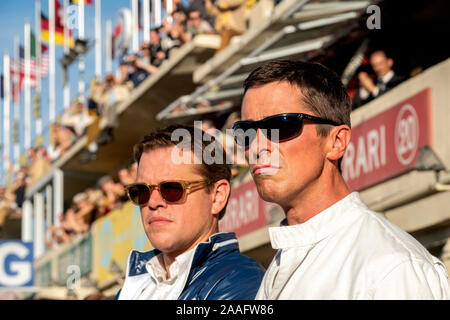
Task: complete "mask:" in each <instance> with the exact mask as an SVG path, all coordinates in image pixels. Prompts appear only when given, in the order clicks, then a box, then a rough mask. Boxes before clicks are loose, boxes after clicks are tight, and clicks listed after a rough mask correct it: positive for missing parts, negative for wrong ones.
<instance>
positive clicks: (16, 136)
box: [12, 35, 21, 164]
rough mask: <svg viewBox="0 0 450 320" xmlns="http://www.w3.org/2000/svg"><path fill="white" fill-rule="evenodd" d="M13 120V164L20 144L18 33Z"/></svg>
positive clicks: (16, 158) (15, 54)
mask: <svg viewBox="0 0 450 320" xmlns="http://www.w3.org/2000/svg"><path fill="white" fill-rule="evenodd" d="M14 65H15V70H14V79H15V81H14V83H15V85H14V122H13V133H14V135H13V137H12V138H13V143H14V153H13V156H14V160H13V161H12V163H13V164H16V163H18V162H19V156H20V144H19V140H20V139H19V122H20V94H21V90H20V71H21V65H20V38H19V36H18V35H15V36H14Z"/></svg>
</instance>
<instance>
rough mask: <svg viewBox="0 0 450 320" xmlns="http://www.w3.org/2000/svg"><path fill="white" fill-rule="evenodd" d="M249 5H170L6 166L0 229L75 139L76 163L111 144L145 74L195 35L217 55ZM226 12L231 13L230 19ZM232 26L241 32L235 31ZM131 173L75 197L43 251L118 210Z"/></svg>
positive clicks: (230, 0)
mask: <svg viewBox="0 0 450 320" xmlns="http://www.w3.org/2000/svg"><path fill="white" fill-rule="evenodd" d="M254 2H255V1H248V0H247V1H246V0H239V1H235V0H216V1H214V2H213V3H211V1H207V2H206V3H204V1H203V0H190V1H189V2H182V1H179V0H174V10H173V12H172V13H171V14H170V15H167V16H165V18H164V19H163V21H162V24H161V26H159V27H157V28H152V29H151V30H150V42H149V43H148V42H144V43H142V44H141V46H140V48H139V50H138V52H131V53H129V54H127V55H125V56H122V57H120V58H119V59H120V60H119V68H118V70H117V72H116V74H107V75H106V76H105V78H104V79H103V81H101V80H100V79H96V78H94V79H93V80H92V82H91V85H90V95H89V97H88V98H87V99H86V102H85V103H84V102H83V101H81V99H78V98H76V99H75V100H74V101H73V102H72V104H71V105H70V106H69V107H68V108H67V109H66V110H65V111H64V113H63V114H62V115H61V116H60V117H59V118H58V121H57V122H56V123H55V124H53V125H51V127H50V128H49V130H50V140H49V145H48V146H47V147H44V146H42V145H40V146H38V147H35V148H32V149H30V150H28V152H27V154H26V155H25V158H26V159H25V160H23V159H22V161H21V163H20V165H19V164H16V165H13V164H10V166H9V167H10V169H9V172H10V178H11V179H12V180H13V182H12V183H10V184H9V187H8V188H4V187H2V188H1V189H0V226H1V225H2V222H3V220H4V219H5V217H7V216H9V215H11V214H13V215H17V216H20V214H21V207H22V204H23V201H24V199H25V193H26V190H27V189H28V188H30V187H32V186H34V185H35V184H36V183H37V182H38V181H39V180H40V179H41V178H43V177H44V176H45V174H46V173H48V172H49V171H50V169H51V168H52V165H53V164H55V163H56V162H57V161H58V160H59V159H61V158H62V157H63V156H64V155H65V154H66V152H67V151H68V150H69V149H70V148H71V147H72V146H73V145H74V144H75V143H76V142H77V141H79V139H80V138H81V137H83V136H86V137H87V143H86V149H85V150H84V152H83V153H82V154H81V156H80V162H82V163H87V162H89V161H93V160H95V159H96V158H97V151H98V147H99V146H101V145H104V144H107V143H109V142H111V141H112V140H113V139H114V128H115V127H116V126H117V124H118V119H117V112H116V108H117V106H118V104H119V103H121V102H122V101H124V100H126V99H127V98H128V97H129V96H130V94H131V92H132V90H133V89H134V88H136V87H138V86H139V85H140V84H141V83H142V82H143V81H144V80H145V79H146V78H147V77H148V76H149V75H151V74H154V73H155V72H157V71H158V68H159V67H160V66H161V65H162V64H163V63H164V61H166V60H167V59H169V58H170V57H171V56H172V55H173V54H174V52H175V51H176V50H177V48H180V47H181V46H183V44H185V43H187V42H189V41H192V39H193V38H194V37H196V36H197V35H200V34H214V33H218V34H219V35H220V36H221V41H222V42H221V46H220V48H219V49H218V50H217V52H220V51H221V50H223V49H224V48H225V47H226V46H227V45H228V44H229V40H230V39H231V37H232V36H234V35H238V34H242V32H243V31H244V30H245V14H246V12H245V11H244V10H242V8H244V7H246V9H248V7H249V5H248V3H251V4H254ZM246 4H247V6H246ZM235 9H239V10H235ZM231 11H236V12H234V13H233V15H232V16H230V12H231ZM227 12H228V13H227ZM236 23H238V25H239V26H241V27H242V25H244V27H243V28H241V27H239V30H236V27H235V25H236ZM232 30H234V31H233V32H231V33H230V31H232ZM225 33H226V35H225ZM40 144H42V142H41V143H40ZM4 161H9V159H4ZM135 174H136V165H135V164H133V165H131V166H129V167H128V168H123V169H122V170H120V171H119V173H118V176H119V181H118V182H114V180H112V178H111V177H104V178H102V179H101V180H100V181H99V185H98V187H97V188H93V189H89V190H86V191H85V192H82V193H79V194H77V195H76V196H75V197H74V198H73V203H72V205H71V207H70V208H69V209H68V210H66V211H65V212H64V214H63V215H61V221H60V226H58V227H56V226H54V225H52V226H49V228H50V229H49V230H50V231H51V232H50V233H51V237H49V238H48V239H47V245H48V247H51V246H52V245H53V244H54V243H62V242H67V241H70V240H71V238H72V236H73V235H75V234H78V233H82V232H85V231H86V230H88V228H89V225H90V224H91V223H92V222H93V221H94V220H95V219H96V218H98V217H101V216H103V215H105V214H107V213H108V212H109V211H111V210H113V209H114V208H116V207H118V206H121V205H122V203H123V202H124V201H126V197H125V192H124V188H123V186H124V185H126V184H128V183H131V182H132V181H134V176H135Z"/></svg>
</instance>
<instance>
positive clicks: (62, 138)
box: [47, 124, 76, 162]
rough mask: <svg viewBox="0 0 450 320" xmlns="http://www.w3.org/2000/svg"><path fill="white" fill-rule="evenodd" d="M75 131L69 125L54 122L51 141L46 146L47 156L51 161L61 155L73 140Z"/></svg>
mask: <svg viewBox="0 0 450 320" xmlns="http://www.w3.org/2000/svg"><path fill="white" fill-rule="evenodd" d="M75 139H76V135H75V132H74V131H72V130H71V129H70V127H65V126H63V125H60V124H55V126H54V132H53V141H52V142H51V143H50V145H49V147H48V148H47V153H48V156H49V157H50V160H51V161H52V162H55V161H56V160H57V159H59V158H60V157H62V156H63V155H64V154H65V153H66V151H67V150H68V149H69V148H70V147H71V146H72V144H73V143H74V142H75Z"/></svg>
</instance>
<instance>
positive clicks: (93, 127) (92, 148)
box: [80, 77, 104, 163]
mask: <svg viewBox="0 0 450 320" xmlns="http://www.w3.org/2000/svg"><path fill="white" fill-rule="evenodd" d="M103 87H104V86H103V83H101V82H99V81H98V79H97V77H95V78H94V79H93V80H92V81H91V96H90V98H89V99H88V113H89V116H90V117H91V119H92V122H91V123H90V124H89V126H88V127H87V128H86V137H87V142H86V149H87V150H85V151H84V152H83V153H82V154H81V156H80V162H81V163H86V162H89V161H91V160H95V159H97V151H98V144H97V141H96V140H97V137H98V135H99V134H100V105H99V101H100V100H101V96H102V94H103Z"/></svg>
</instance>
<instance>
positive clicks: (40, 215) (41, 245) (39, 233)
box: [33, 193, 45, 258]
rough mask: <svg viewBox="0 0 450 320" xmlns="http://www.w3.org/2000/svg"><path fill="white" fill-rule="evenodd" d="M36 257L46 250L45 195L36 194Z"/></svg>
mask: <svg viewBox="0 0 450 320" xmlns="http://www.w3.org/2000/svg"><path fill="white" fill-rule="evenodd" d="M33 198H34V257H35V258H38V257H40V256H41V255H42V254H44V252H45V238H44V195H43V194H42V193H36V194H35V195H34V197H33Z"/></svg>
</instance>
